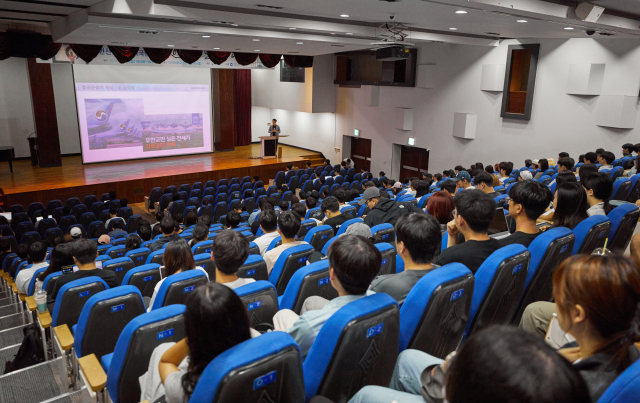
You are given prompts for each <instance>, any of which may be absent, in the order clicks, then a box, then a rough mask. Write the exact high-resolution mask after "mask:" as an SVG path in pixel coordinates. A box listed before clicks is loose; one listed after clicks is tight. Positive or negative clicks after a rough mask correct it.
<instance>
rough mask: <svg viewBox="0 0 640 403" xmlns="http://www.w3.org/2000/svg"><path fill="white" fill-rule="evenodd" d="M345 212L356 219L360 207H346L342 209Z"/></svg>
mask: <svg viewBox="0 0 640 403" xmlns="http://www.w3.org/2000/svg"><path fill="white" fill-rule="evenodd" d="M342 213H343V214H349V215H350V216H351V219H356V215H357V214H358V209H357V208H356V207H355V206H350V207H345V208H344V209H342Z"/></svg>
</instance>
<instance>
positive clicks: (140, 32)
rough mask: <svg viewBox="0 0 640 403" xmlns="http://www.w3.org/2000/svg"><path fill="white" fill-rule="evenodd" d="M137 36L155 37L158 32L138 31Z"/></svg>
mask: <svg viewBox="0 0 640 403" xmlns="http://www.w3.org/2000/svg"><path fill="white" fill-rule="evenodd" d="M138 33H139V34H146V35H157V34H158V31H138Z"/></svg>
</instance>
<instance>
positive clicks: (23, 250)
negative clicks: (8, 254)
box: [9, 243, 29, 278]
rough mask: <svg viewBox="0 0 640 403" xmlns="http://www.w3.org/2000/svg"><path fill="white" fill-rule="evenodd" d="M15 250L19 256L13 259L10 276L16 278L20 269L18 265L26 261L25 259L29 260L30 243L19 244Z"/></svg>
mask: <svg viewBox="0 0 640 403" xmlns="http://www.w3.org/2000/svg"><path fill="white" fill-rule="evenodd" d="M15 252H16V256H17V257H18V258H17V259H13V262H12V263H11V267H10V268H9V276H10V277H11V278H16V271H17V270H18V266H19V265H20V263H22V262H24V261H25V260H28V256H29V245H28V244H26V243H21V244H20V245H18V247H17V248H16V251H15Z"/></svg>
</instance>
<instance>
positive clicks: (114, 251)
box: [105, 245, 126, 259]
mask: <svg viewBox="0 0 640 403" xmlns="http://www.w3.org/2000/svg"><path fill="white" fill-rule="evenodd" d="M125 253H126V248H125V246H124V245H118V246H112V247H111V248H109V249H107V251H106V252H105V254H106V255H109V257H111V258H112V259H116V258H119V257H124V254H125Z"/></svg>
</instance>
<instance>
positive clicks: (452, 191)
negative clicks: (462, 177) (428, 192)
mask: <svg viewBox="0 0 640 403" xmlns="http://www.w3.org/2000/svg"><path fill="white" fill-rule="evenodd" d="M457 188H458V187H457V185H456V183H455V182H454V181H452V180H451V179H447V180H446V181H444V182H442V183H441V184H440V189H441V190H442V191H443V192H447V193H448V194H449V196H451V197H453V196H455V195H456V190H457Z"/></svg>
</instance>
